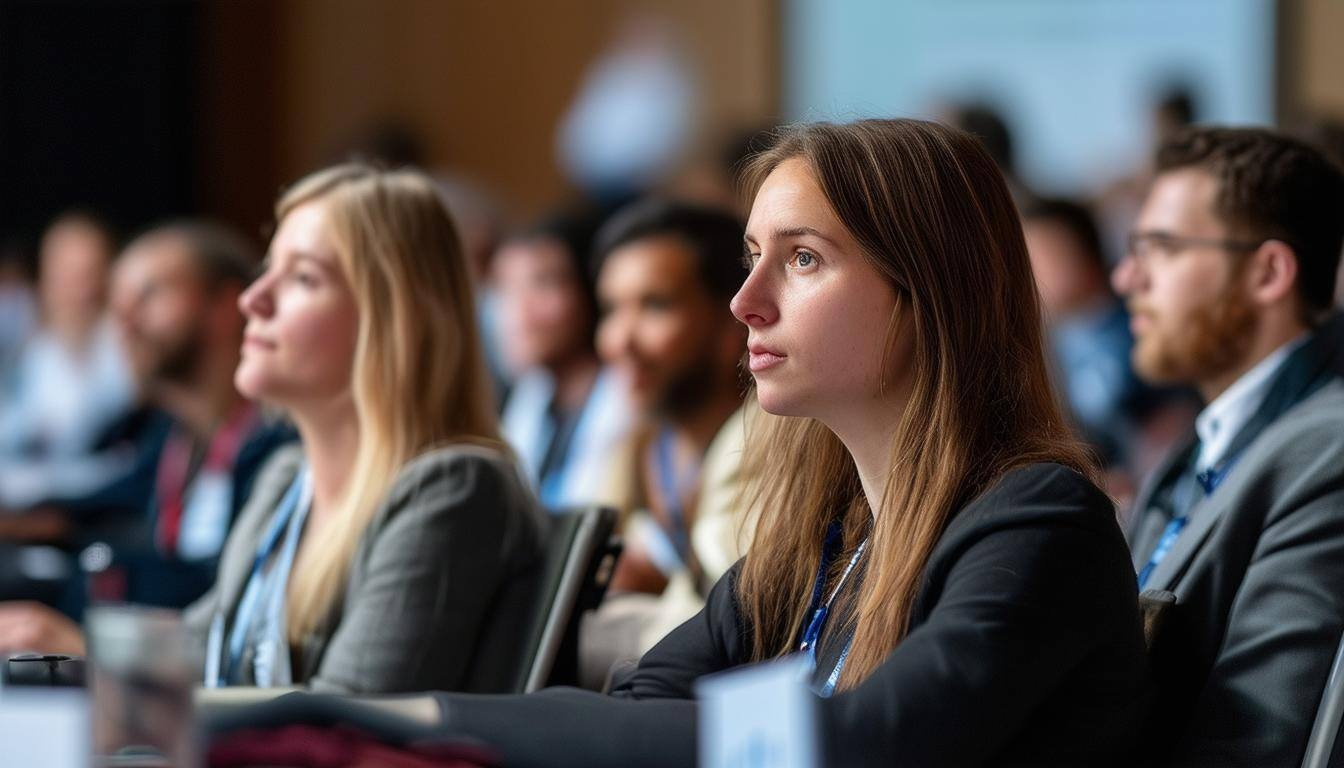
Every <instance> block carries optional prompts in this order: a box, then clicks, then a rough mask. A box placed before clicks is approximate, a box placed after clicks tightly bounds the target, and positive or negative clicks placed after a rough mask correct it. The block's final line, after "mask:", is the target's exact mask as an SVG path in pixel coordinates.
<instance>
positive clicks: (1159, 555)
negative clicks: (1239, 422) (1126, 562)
mask: <svg viewBox="0 0 1344 768" xmlns="http://www.w3.org/2000/svg"><path fill="white" fill-rule="evenodd" d="M1240 457H1241V451H1240V450H1238V451H1237V453H1235V454H1233V455H1232V456H1229V457H1228V458H1227V459H1225V460H1224V461H1223V463H1222V466H1219V467H1209V468H1208V469H1206V470H1204V471H1203V472H1198V473H1196V474H1195V482H1196V483H1198V484H1199V487H1200V489H1202V490H1203V492H1204V495H1205V496H1212V495H1213V492H1214V491H1216V490H1218V486H1220V485H1222V484H1223V481H1224V480H1226V479H1227V475H1228V473H1229V472H1231V471H1232V465H1233V464H1236V463H1237V459H1238V458H1240ZM1186 491H1187V492H1186V493H1185V494H1182V501H1183V502H1184V503H1182V504H1181V509H1182V510H1184V511H1183V512H1181V513H1180V514H1178V515H1176V516H1175V517H1173V518H1172V519H1171V521H1170V522H1168V523H1167V527H1166V528H1164V529H1163V530H1162V537H1161V538H1159V539H1158V540H1157V546H1156V547H1155V548H1154V549H1153V554H1152V555H1151V556H1150V557H1149V558H1148V562H1147V563H1145V564H1144V566H1143V568H1142V569H1141V570H1140V571H1139V589H1143V588H1144V587H1145V586H1147V584H1148V579H1149V578H1151V577H1152V575H1153V571H1154V570H1155V569H1156V568H1157V565H1158V563H1161V562H1162V560H1163V559H1164V558H1166V556H1167V553H1168V552H1170V551H1171V548H1172V547H1174V546H1176V540H1177V539H1179V538H1180V537H1181V531H1184V530H1185V526H1186V524H1187V523H1189V522H1190V513H1189V510H1190V509H1191V508H1192V507H1193V506H1194V501H1195V500H1194V499H1191V498H1190V496H1192V495H1193V493H1194V489H1193V488H1188V487H1187V488H1186ZM1173 495H1174V494H1173Z"/></svg>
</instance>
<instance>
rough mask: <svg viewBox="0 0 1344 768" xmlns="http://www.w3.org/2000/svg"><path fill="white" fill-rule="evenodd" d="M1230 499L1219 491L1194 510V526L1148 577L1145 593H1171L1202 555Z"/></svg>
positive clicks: (1187, 528)
mask: <svg viewBox="0 0 1344 768" xmlns="http://www.w3.org/2000/svg"><path fill="white" fill-rule="evenodd" d="M1219 490H1223V489H1221V488H1220V489H1219ZM1226 498H1227V494H1226V493H1223V494H1221V495H1220V494H1219V493H1218V491H1214V493H1213V495H1211V496H1205V497H1204V498H1201V499H1200V500H1199V501H1197V502H1195V504H1194V505H1193V506H1192V507H1191V508H1190V522H1189V523H1187V524H1186V526H1185V530H1183V531H1181V535H1180V536H1179V537H1177V538H1176V543H1175V544H1173V545H1172V547H1171V551H1169V552H1167V556H1166V557H1164V558H1162V562H1160V563H1158V564H1157V567H1155V568H1153V572H1152V573H1151V574H1149V575H1148V583H1147V584H1145V585H1144V589H1165V590H1171V588H1172V586H1173V585H1174V584H1175V583H1176V580H1177V579H1178V578H1179V577H1180V575H1181V574H1183V573H1184V572H1185V568H1186V565H1188V564H1189V562H1190V560H1191V559H1193V558H1194V556H1195V555H1196V554H1198V553H1199V548H1200V547H1202V546H1203V545H1204V541H1205V540H1206V539H1208V537H1209V534H1210V533H1211V532H1212V531H1213V529H1214V527H1215V526H1217V525H1218V521H1219V520H1220V519H1221V518H1222V515H1223V509H1224V508H1225V507H1226V504H1224V503H1222V502H1223V500H1224V499H1226ZM1159 535H1160V532H1159ZM1145 562H1147V560H1146V558H1145ZM1172 591H1174V590H1172Z"/></svg>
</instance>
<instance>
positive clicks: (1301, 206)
mask: <svg viewBox="0 0 1344 768" xmlns="http://www.w3.org/2000/svg"><path fill="white" fill-rule="evenodd" d="M1155 167H1156V170H1157V172H1158V173H1159V174H1160V173H1167V172H1171V171H1177V170H1182V169H1186V168H1196V169H1199V170H1201V171H1204V172H1206V173H1208V174H1210V175H1211V176H1213V177H1214V179H1216V180H1217V182H1218V193H1217V196H1216V198H1215V200H1214V213H1215V214H1216V215H1217V216H1218V217H1219V218H1220V219H1221V220H1222V221H1223V223H1224V224H1226V225H1227V226H1228V228H1229V229H1230V230H1232V231H1233V233H1235V234H1236V236H1238V237H1241V238H1264V239H1275V240H1282V241H1283V242H1285V243H1287V244H1288V245H1289V247H1291V248H1292V249H1293V253H1294V254H1295V255H1296V256H1297V271H1298V276H1297V293H1298V296H1299V297H1300V298H1301V300H1302V303H1303V305H1304V309H1305V310H1306V312H1307V313H1308V314H1311V315H1314V314H1316V313H1318V312H1320V311H1323V310H1327V309H1329V308H1330V306H1331V304H1332V303H1333V298H1334V296H1333V293H1334V286H1335V273H1336V272H1337V271H1338V269H1339V259H1340V250H1341V248H1344V172H1341V170H1340V168H1339V167H1338V166H1337V165H1335V164H1334V163H1333V162H1331V161H1330V160H1329V159H1328V158H1327V157H1326V156H1325V155H1324V154H1322V153H1321V152H1319V151H1317V150H1316V149H1314V148H1312V147H1311V146H1310V145H1308V144H1306V143H1304V142H1301V141H1298V140H1296V139H1292V138H1289V137H1287V136H1284V135H1283V134H1280V133H1276V132H1274V131H1271V130H1267V129H1263V128H1221V127H1194V128H1187V129H1185V130H1183V131H1180V132H1179V133H1177V134H1176V135H1174V136H1173V137H1172V138H1171V139H1169V140H1168V141H1166V142H1165V143H1163V144H1162V145H1161V146H1160V147H1158V150H1157V157H1156V165H1155Z"/></svg>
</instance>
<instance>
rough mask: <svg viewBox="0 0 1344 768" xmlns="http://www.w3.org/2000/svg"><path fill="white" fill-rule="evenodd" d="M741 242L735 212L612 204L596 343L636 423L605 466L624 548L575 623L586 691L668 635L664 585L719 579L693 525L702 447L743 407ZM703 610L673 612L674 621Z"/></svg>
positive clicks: (703, 587) (600, 260) (601, 256)
mask: <svg viewBox="0 0 1344 768" xmlns="http://www.w3.org/2000/svg"><path fill="white" fill-rule="evenodd" d="M741 251H742V224H741V222H740V221H739V220H738V219H737V217H736V216H734V215H732V214H731V213H727V212H722V211H719V210H717V209H713V208H706V207H703V206H698V205H691V204H687V203H679V202H669V201H664V200H656V199H651V200H646V201H643V202H639V203H635V204H633V205H631V206H629V207H627V208H625V209H623V210H621V211H619V212H617V213H616V214H615V215H614V216H612V218H611V219H610V220H609V221H608V222H607V223H606V224H605V225H604V226H603V228H602V230H601V231H600V232H599V234H598V242H597V246H596V251H595V254H596V259H595V264H594V266H595V269H596V272H597V291H598V300H599V302H600V304H601V306H602V308H603V314H602V320H601V322H600V323H599V325H598V330H597V342H598V351H599V352H600V354H601V355H602V358H603V360H604V361H605V362H606V363H607V364H608V365H609V366H610V367H611V368H612V370H614V371H615V373H616V375H617V376H618V377H619V379H620V382H621V384H622V385H623V387H624V390H625V392H626V393H627V395H628V397H629V398H630V400H631V402H632V404H633V406H634V407H635V408H636V410H637V413H636V419H637V423H636V426H635V429H634V430H633V432H632V433H631V435H630V437H629V439H627V440H626V441H625V445H624V446H622V447H621V449H620V450H619V451H618V452H617V454H616V456H615V459H614V461H613V463H612V466H611V468H610V469H611V473H610V475H611V484H612V487H611V489H610V491H609V496H610V498H611V499H612V500H613V501H614V502H615V504H616V506H617V507H618V508H619V509H620V510H621V511H622V512H623V513H624V520H623V531H624V534H625V551H624V553H623V554H622V557H621V562H620V563H619V564H618V565H617V568H616V572H615V574H614V575H613V577H612V582H611V587H610V590H611V594H610V596H609V598H608V600H607V602H606V603H605V604H604V605H603V606H602V607H600V608H599V609H598V610H597V612H596V613H595V614H593V615H592V616H590V617H588V618H587V619H586V620H585V623H584V626H583V628H582V630H581V632H580V639H579V643H580V675H581V677H582V679H583V682H584V684H585V685H586V686H587V687H600V686H601V684H602V681H603V680H604V679H605V677H606V674H607V672H608V670H609V669H610V668H611V666H612V664H613V663H615V662H618V661H621V660H625V659H631V658H638V657H639V656H640V655H641V654H642V653H643V652H644V651H646V650H648V648H649V647H650V646H651V645H652V644H653V642H655V641H656V640H658V639H660V638H661V637H662V634H658V635H656V636H654V637H650V636H649V630H650V627H654V626H656V627H659V629H660V630H661V631H662V632H665V631H666V629H667V628H668V627H667V626H666V625H667V623H668V622H667V621H666V620H660V619H659V615H660V614H662V613H664V612H665V611H666V610H669V609H671V608H672V606H671V605H670V604H667V603H663V602H661V601H660V600H658V599H657V596H658V595H661V594H663V593H664V592H665V589H666V588H667V587H668V585H669V584H674V585H676V588H675V589H674V594H678V595H683V596H689V597H692V599H695V597H696V595H697V594H698V596H699V598H701V599H702V598H703V595H704V594H707V593H708V590H709V587H710V586H711V585H712V584H713V581H712V580H710V579H705V578H703V577H702V576H701V575H700V574H701V570H700V567H699V564H698V558H697V555H696V551H695V547H694V546H693V531H694V528H695V525H696V523H697V521H696V515H695V513H696V511H697V508H698V499H699V495H700V488H701V473H702V463H703V461H704V458H705V453H706V451H707V450H708V448H709V446H710V444H711V442H712V441H713V440H714V438H715V436H716V435H717V434H718V433H719V432H720V431H721V430H722V429H724V426H725V424H726V423H729V417H730V416H732V415H733V413H734V412H735V411H737V410H738V409H739V408H740V407H741V404H742V400H741V391H742V385H741V382H740V378H739V369H738V366H739V364H740V362H741V358H742V354H743V351H744V348H745V333H744V329H743V328H742V326H741V325H740V324H738V323H737V322H736V321H735V320H734V319H733V316H732V314H731V313H730V312H729V310H728V301H729V299H731V298H732V295H733V293H734V292H736V291H737V289H738V288H739V287H741V285H742V279H743V277H744V276H745V274H746V271H745V270H744V269H743V268H742V264H741V258H740V257H741ZM738 426H739V429H740V421H739V422H738ZM738 556H740V552H736V551H734V552H733V553H732V554H731V555H730V556H729V559H731V560H736V559H737V557H738ZM688 593H689V594H688ZM697 608H698V606H696V605H694V604H692V608H691V609H689V611H687V610H685V609H676V611H675V621H674V625H675V624H676V623H680V621H681V620H684V619H685V618H687V617H688V616H689V615H690V614H693V613H694V612H695V610H696V609H697Z"/></svg>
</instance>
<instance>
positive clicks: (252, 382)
mask: <svg viewBox="0 0 1344 768" xmlns="http://www.w3.org/2000/svg"><path fill="white" fill-rule="evenodd" d="M233 387H234V389H237V390H238V393H239V394H241V395H242V396H243V397H246V398H247V399H248V400H262V399H265V397H266V390H267V387H266V377H265V376H264V375H262V373H261V372H260V371H254V370H251V369H250V368H249V367H248V365H247V363H243V364H242V365H240V366H238V370H237V371H235V372H234V374H233Z"/></svg>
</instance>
